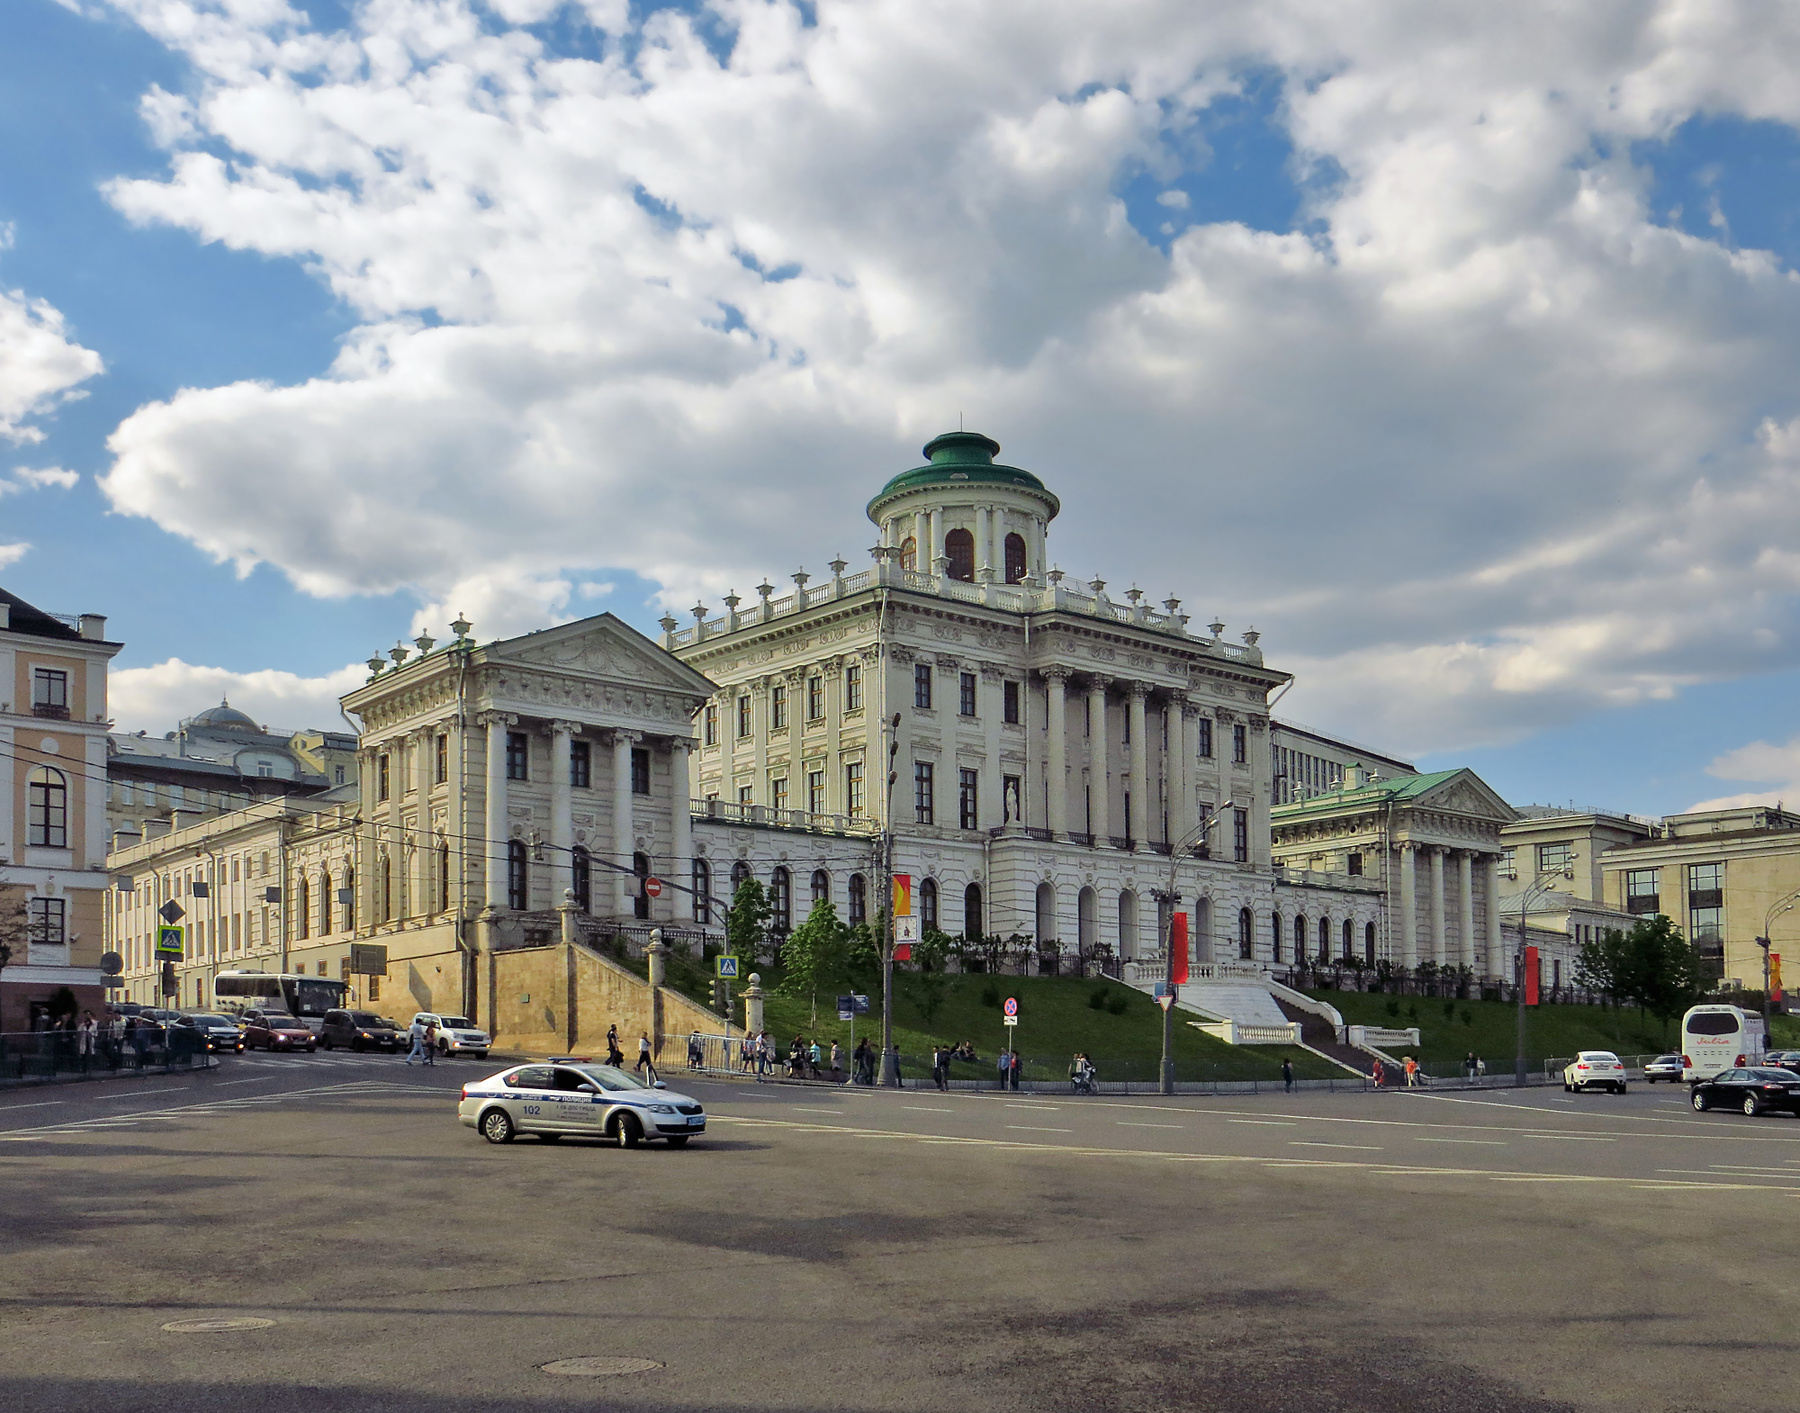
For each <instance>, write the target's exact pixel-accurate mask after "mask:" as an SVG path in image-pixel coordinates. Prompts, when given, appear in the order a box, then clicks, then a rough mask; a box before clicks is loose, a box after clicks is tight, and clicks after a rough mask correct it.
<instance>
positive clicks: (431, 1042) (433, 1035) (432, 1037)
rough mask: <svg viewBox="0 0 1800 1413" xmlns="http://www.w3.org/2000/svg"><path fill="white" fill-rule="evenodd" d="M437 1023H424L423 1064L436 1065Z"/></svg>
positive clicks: (430, 1021) (431, 1021)
mask: <svg viewBox="0 0 1800 1413" xmlns="http://www.w3.org/2000/svg"><path fill="white" fill-rule="evenodd" d="M437 1039H438V1023H437V1022H436V1021H435V1020H428V1021H426V1022H425V1063H426V1064H428V1065H434V1066H435V1065H436V1064H437Z"/></svg>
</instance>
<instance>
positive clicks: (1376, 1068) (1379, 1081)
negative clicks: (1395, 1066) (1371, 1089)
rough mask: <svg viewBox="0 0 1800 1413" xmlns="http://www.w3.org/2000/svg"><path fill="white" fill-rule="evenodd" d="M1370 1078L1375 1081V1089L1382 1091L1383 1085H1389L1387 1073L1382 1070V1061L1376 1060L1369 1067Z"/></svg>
mask: <svg viewBox="0 0 1800 1413" xmlns="http://www.w3.org/2000/svg"><path fill="white" fill-rule="evenodd" d="M1369 1076H1370V1078H1372V1079H1373V1080H1374V1081H1375V1087H1376V1088H1377V1089H1380V1088H1381V1086H1382V1085H1383V1084H1385V1083H1387V1071H1386V1070H1384V1069H1382V1067H1381V1061H1380V1060H1376V1061H1375V1062H1374V1063H1373V1064H1372V1065H1371V1066H1370V1067H1369Z"/></svg>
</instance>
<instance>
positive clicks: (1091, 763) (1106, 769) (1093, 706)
mask: <svg viewBox="0 0 1800 1413" xmlns="http://www.w3.org/2000/svg"><path fill="white" fill-rule="evenodd" d="M1111 685H1112V684H1111V682H1110V681H1109V680H1108V679H1107V678H1105V677H1095V678H1093V679H1092V680H1090V681H1089V682H1088V790H1089V794H1088V801H1089V805H1090V808H1091V810H1092V814H1093V822H1092V825H1091V828H1092V829H1093V832H1094V843H1095V844H1097V845H1099V846H1100V847H1102V848H1104V847H1105V846H1106V845H1107V844H1108V843H1109V842H1110V840H1111V838H1112V815H1111V813H1110V812H1109V811H1108V809H1107V805H1108V804H1109V793H1110V792H1109V790H1108V786H1109V785H1110V784H1111V779H1110V777H1111V773H1112V768H1111V762H1110V761H1108V759H1107V752H1106V744H1107V742H1106V689H1107V688H1108V687H1109V686H1111Z"/></svg>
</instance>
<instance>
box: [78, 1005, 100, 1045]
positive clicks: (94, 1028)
mask: <svg viewBox="0 0 1800 1413" xmlns="http://www.w3.org/2000/svg"><path fill="white" fill-rule="evenodd" d="M99 1033H100V1022H99V1021H97V1020H95V1019H94V1013H93V1012H92V1011H83V1012H82V1013H81V1024H80V1025H78V1026H76V1027H75V1035H76V1046H75V1051H76V1053H77V1054H79V1055H84V1056H92V1055H93V1053H94V1037H95V1036H97V1035H98V1034H99Z"/></svg>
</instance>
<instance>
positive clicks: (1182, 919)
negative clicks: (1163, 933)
mask: <svg viewBox="0 0 1800 1413" xmlns="http://www.w3.org/2000/svg"><path fill="white" fill-rule="evenodd" d="M1169 945H1170V946H1171V947H1173V948H1174V949H1175V970H1174V972H1173V973H1171V975H1173V977H1174V978H1175V984H1176V985H1177V986H1179V985H1181V983H1182V982H1184V981H1186V980H1187V979H1188V929H1187V914H1186V913H1185V912H1177V913H1176V914H1175V916H1174V918H1172V919H1171V920H1170V923H1169Z"/></svg>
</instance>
